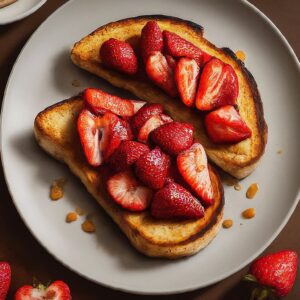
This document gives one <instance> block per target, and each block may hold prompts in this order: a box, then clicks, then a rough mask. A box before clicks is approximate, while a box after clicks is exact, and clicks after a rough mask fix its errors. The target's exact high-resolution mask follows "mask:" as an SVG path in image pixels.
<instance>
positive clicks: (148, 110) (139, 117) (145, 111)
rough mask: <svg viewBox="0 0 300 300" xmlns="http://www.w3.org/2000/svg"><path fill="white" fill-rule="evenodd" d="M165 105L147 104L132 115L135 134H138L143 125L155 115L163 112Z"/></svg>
mask: <svg viewBox="0 0 300 300" xmlns="http://www.w3.org/2000/svg"><path fill="white" fill-rule="evenodd" d="M163 110H164V109H163V107H162V105H160V104H146V105H144V106H143V107H142V108H141V109H139V111H138V112H137V113H136V114H135V115H134V116H133V117H132V119H131V123H130V124H131V128H132V130H133V132H134V133H135V134H138V132H139V131H140V129H141V127H142V126H143V125H144V124H145V123H146V121H147V120H148V119H150V118H151V117H152V116H154V115H160V114H162V113H163Z"/></svg>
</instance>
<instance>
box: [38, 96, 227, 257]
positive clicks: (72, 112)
mask: <svg viewBox="0 0 300 300" xmlns="http://www.w3.org/2000/svg"><path fill="white" fill-rule="evenodd" d="M83 107H84V103H83V100H82V99H81V98H79V97H73V98H70V99H68V100H65V101H62V102H59V103H57V104H55V105H52V106H50V107H48V108H46V109H45V110H44V111H42V112H40V113H39V114H38V115H37V117H36V119H35V122H34V132H35V136H36V139H37V141H38V143H39V145H40V146H41V147H42V148H43V149H44V150H45V151H46V152H48V153H49V154H50V155H52V156H53V157H55V158H56V159H58V160H60V161H62V162H64V163H66V164H67V165H68V166H69V168H70V169H71V171H72V172H73V173H74V174H75V175H77V176H78V177H79V178H80V180H81V181H82V182H83V184H84V185H85V187H86V188H87V190H88V191H89V192H90V193H91V194H92V195H93V196H94V198H95V199H96V200H97V201H98V203H99V204H100V205H101V206H102V207H103V208H104V210H105V211H106V212H107V213H108V214H109V215H110V216H111V217H112V219H113V220H114V221H115V222H116V223H117V224H118V225H119V227H120V229H121V230H122V231H123V232H124V233H125V234H126V236H127V237H128V238H129V240H130V242H131V244H132V245H133V246H134V247H135V248H136V249H137V250H139V251H140V252H142V253H143V254H145V255H148V256H153V257H166V258H170V259H175V258H179V257H183V256H188V255H192V254H194V253H196V252H198V251H199V250H200V249H202V248H204V247H205V246H206V245H207V244H208V243H209V242H210V241H211V240H212V239H213V238H214V237H215V236H216V234H217V232H218V230H219V229H220V226H221V221H222V216H223V209H224V192H223V187H222V184H221V182H220V179H219V177H218V175H217V173H216V171H215V170H214V169H213V168H212V167H211V166H210V167H209V169H210V176H211V180H212V183H213V189H214V194H215V203H214V205H213V206H211V207H209V208H208V209H206V211H205V216H204V217H203V218H202V219H199V220H173V221H170V220H169V221H166V220H155V219H153V218H152V217H151V216H150V214H149V212H142V213H133V212H129V211H126V210H124V209H122V208H121V207H119V206H118V205H117V204H115V203H114V202H113V201H112V200H111V199H110V197H109V195H108V194H107V192H106V188H105V186H104V180H103V176H104V174H102V173H103V172H101V170H102V169H101V167H100V168H94V167H92V166H90V165H89V164H88V163H87V161H86V159H85V156H84V153H83V151H82V147H81V145H80V140H79V136H78V134H77V129H76V123H77V116H78V114H79V113H80V111H81V110H82V108H83Z"/></svg>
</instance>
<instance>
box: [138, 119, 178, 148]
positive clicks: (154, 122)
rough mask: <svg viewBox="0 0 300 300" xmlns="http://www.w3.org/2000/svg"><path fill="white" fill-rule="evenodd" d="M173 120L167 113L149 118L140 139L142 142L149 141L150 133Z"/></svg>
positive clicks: (139, 135)
mask: <svg viewBox="0 0 300 300" xmlns="http://www.w3.org/2000/svg"><path fill="white" fill-rule="evenodd" d="M172 121H173V120H172V119H171V118H170V117H169V116H167V115H164V114H162V115H155V116H153V117H151V118H150V119H148V120H147V121H146V123H145V124H144V125H143V126H142V128H141V129H140V131H139V134H138V140H139V141H140V142H142V143H147V142H148V137H149V134H150V133H151V132H152V131H153V130H155V129H156V128H158V127H160V126H161V125H163V124H166V123H170V122H172Z"/></svg>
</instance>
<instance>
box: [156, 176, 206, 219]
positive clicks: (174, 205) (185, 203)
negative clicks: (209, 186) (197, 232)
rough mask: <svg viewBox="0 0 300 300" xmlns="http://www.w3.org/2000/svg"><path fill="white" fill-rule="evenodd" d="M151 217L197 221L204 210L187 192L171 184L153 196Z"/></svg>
mask: <svg viewBox="0 0 300 300" xmlns="http://www.w3.org/2000/svg"><path fill="white" fill-rule="evenodd" d="M151 215H152V216H153V217H154V218H157V219H172V218H185V219H199V218H202V217H203V216H204V208H203V206H202V205H201V203H200V202H199V201H198V200H197V199H196V198H195V197H194V196H193V195H192V194H191V193H190V192H189V191H188V190H186V189H185V188H183V187H182V186H181V185H179V184H177V183H174V182H171V183H169V184H167V185H166V186H165V187H163V188H162V189H160V190H159V191H157V192H156V194H155V195H154V197H153V201H152V205H151Z"/></svg>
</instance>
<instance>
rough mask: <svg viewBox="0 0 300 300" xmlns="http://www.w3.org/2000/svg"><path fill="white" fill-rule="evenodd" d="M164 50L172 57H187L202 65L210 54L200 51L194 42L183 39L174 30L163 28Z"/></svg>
mask: <svg viewBox="0 0 300 300" xmlns="http://www.w3.org/2000/svg"><path fill="white" fill-rule="evenodd" d="M163 37H164V44H165V51H166V53H167V54H169V55H171V56H173V57H188V58H193V59H195V60H196V62H197V64H198V65H199V66H200V65H203V64H204V63H206V62H207V61H208V60H209V59H210V58H211V56H210V55H209V54H207V53H206V52H204V51H202V50H201V49H199V48H198V47H196V46H195V45H194V44H192V43H190V42H189V41H187V40H185V39H183V38H182V37H180V36H179V35H177V34H176V33H174V32H170V31H167V30H165V31H164V32H163Z"/></svg>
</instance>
